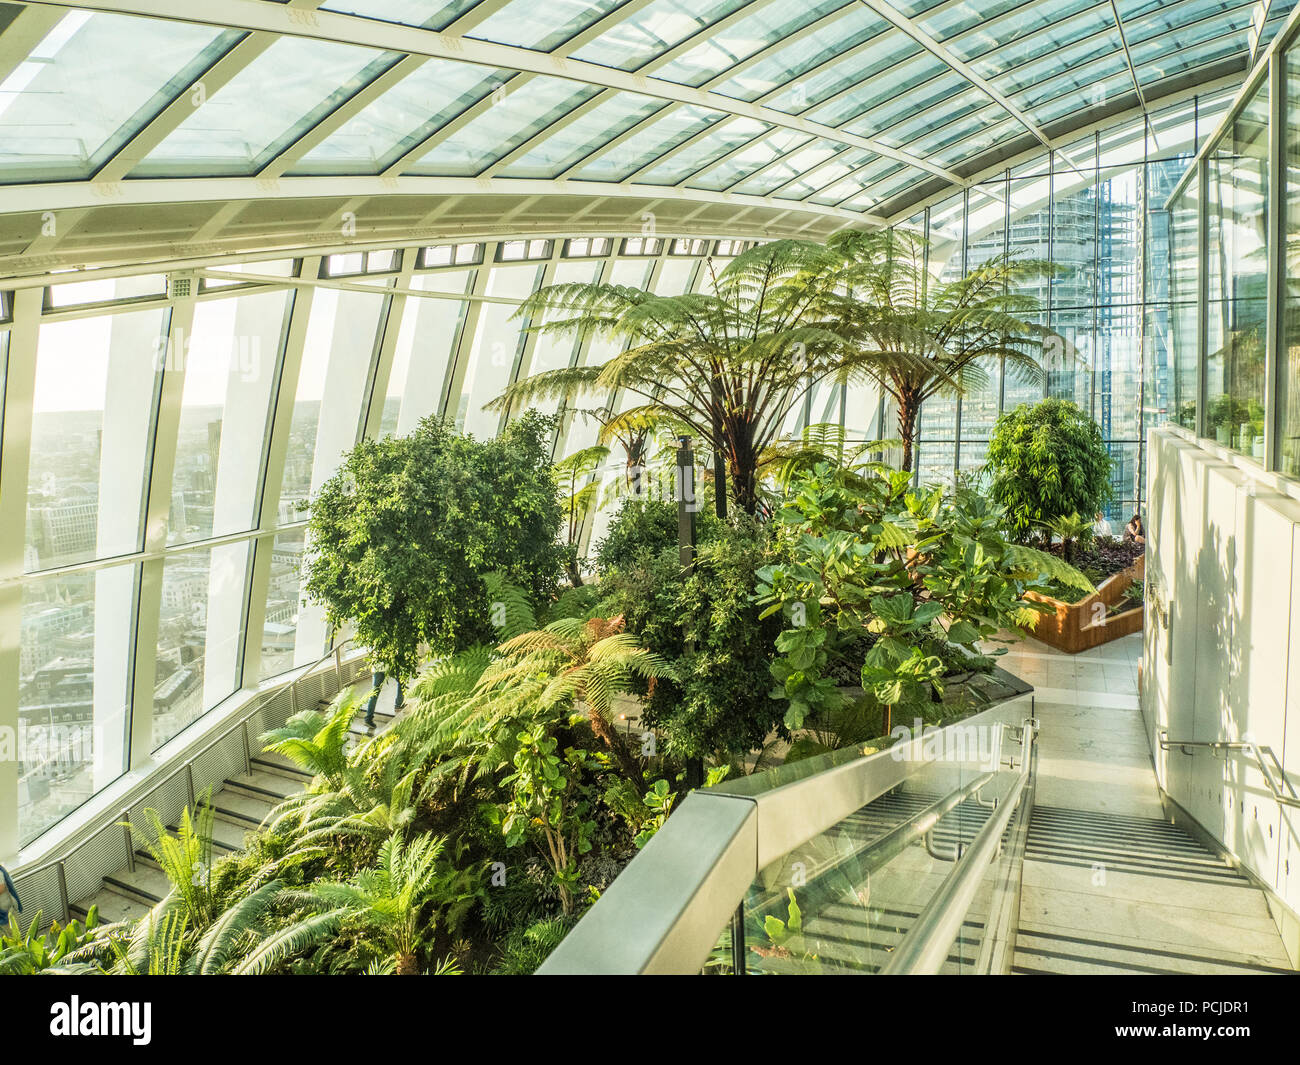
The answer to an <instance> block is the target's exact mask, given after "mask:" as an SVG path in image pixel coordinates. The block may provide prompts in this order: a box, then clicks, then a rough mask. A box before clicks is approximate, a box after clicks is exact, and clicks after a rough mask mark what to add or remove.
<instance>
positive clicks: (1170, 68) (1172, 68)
mask: <svg viewBox="0 0 1300 1065" xmlns="http://www.w3.org/2000/svg"><path fill="white" fill-rule="evenodd" d="M1246 34H1247V31H1246V30H1244V29H1241V30H1237V31H1236V32H1234V33H1230V34H1228V35H1226V36H1215V37H1211V38H1210V39H1208V40H1202V41H1200V42H1199V43H1196V44H1191V45H1190V46H1188V47H1182V46H1179V47H1180V50H1179V51H1173V50H1171V49H1170V48H1162V47H1161V42H1162V40H1163V39H1164V38H1163V37H1157V38H1156V39H1154V40H1151V41H1146V42H1143V43H1142V44H1138V45H1134V46H1133V49H1132V51H1133V65H1134V66H1135V67H1137V70H1138V77H1139V78H1140V79H1141V80H1142V82H1143V83H1146V82H1148V81H1158V80H1159V79H1160V78H1168V77H1172V76H1173V75H1175V74H1179V73H1181V72H1182V71H1184V70H1190V69H1191V68H1193V67H1198V66H1201V65H1203V64H1205V63H1212V62H1214V61H1215V60H1219V59H1224V58H1227V57H1229V56H1233V55H1237V54H1239V53H1240V52H1241V51H1242V50H1243V49H1244V48H1245V47H1246ZM1168 36H1170V37H1172V36H1175V35H1174V34H1169V35H1168Z"/></svg>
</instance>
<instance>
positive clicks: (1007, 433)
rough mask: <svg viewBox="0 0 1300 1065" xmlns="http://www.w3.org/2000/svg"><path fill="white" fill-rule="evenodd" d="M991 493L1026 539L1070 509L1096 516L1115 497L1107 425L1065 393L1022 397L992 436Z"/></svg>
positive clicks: (1078, 513) (1085, 515) (1017, 534)
mask: <svg viewBox="0 0 1300 1065" xmlns="http://www.w3.org/2000/svg"><path fill="white" fill-rule="evenodd" d="M988 470H989V472H990V474H991V481H990V486H989V495H990V497H991V498H992V499H993V500H994V501H995V502H997V503H999V504H1001V505H1002V506H1003V507H1005V508H1006V511H1007V518H1008V522H1009V524H1010V526H1011V528H1012V530H1013V531H1014V532H1015V534H1016V536H1017V537H1018V538H1019V539H1021V540H1028V539H1029V538H1030V537H1031V536H1033V535H1035V534H1038V535H1042V534H1043V531H1044V527H1045V526H1049V525H1051V524H1052V523H1053V522H1056V521H1059V520H1060V519H1061V518H1066V517H1069V516H1070V515H1082V516H1083V517H1085V518H1088V517H1091V516H1092V515H1093V514H1094V513H1096V512H1097V511H1098V510H1099V509H1101V507H1102V505H1103V504H1104V503H1105V502H1106V501H1107V500H1109V499H1110V495H1111V487H1110V470H1111V458H1110V453H1109V452H1108V451H1107V450H1106V444H1105V441H1104V440H1103V439H1102V435H1101V427H1100V426H1098V425H1097V423H1096V422H1095V421H1093V420H1092V419H1091V418H1089V417H1088V415H1087V414H1085V413H1084V412H1083V411H1082V410H1080V409H1079V407H1078V406H1077V405H1075V404H1074V403H1071V402H1070V401H1068V400H1064V399H1045V400H1042V401H1041V402H1039V403H1035V404H1032V405H1030V404H1027V403H1022V404H1020V406H1018V407H1017V408H1016V409H1015V410H1011V411H1006V412H1005V413H1003V414H1002V415H1000V416H999V418H998V420H997V423H996V424H995V425H994V427H993V434H992V436H991V437H990V438H989V447H988Z"/></svg>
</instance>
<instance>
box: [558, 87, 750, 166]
mask: <svg viewBox="0 0 1300 1065" xmlns="http://www.w3.org/2000/svg"><path fill="white" fill-rule="evenodd" d="M725 117H726V116H725V115H723V114H722V112H721V111H711V110H709V109H707V108H703V107H696V106H694V105H693V104H687V105H685V106H683V107H675V108H673V109H671V110H670V111H669V112H668V113H666V114H665V115H664V116H663V117H662V118H659V119H656V120H655V121H653V122H651V123H650V125H648V126H646V128H645V129H642V130H638V131H637V132H636V133H634V134H633V135H632V136H631V137H629V138H628V139H627V140H625V141H624V142H623V143H622V144H620V145H617V146H616V147H614V148H611V149H610V150H609V151H607V152H603V153H602V154H600V155H598V156H596V157H595V158H593V159H592V160H591V162H589V163H587V164H586V165H585V166H583V167H582V168H581V169H579V170H578V171H576V172H575V173H574V175H573V176H574V177H575V178H577V179H579V180H581V181H622V180H623V178H625V177H627V176H628V175H629V174H632V173H635V172H636V171H637V170H640V169H641V167H643V166H645V165H646V163H649V162H652V161H653V160H655V159H658V158H659V157H660V156H661V155H663V154H664V152H667V151H670V150H671V149H673V148H676V147H677V145H679V144H681V143H682V141H684V140H686V139H687V138H688V137H693V136H695V134H697V133H699V132H701V131H702V130H705V129H708V128H709V127H710V126H711V125H713V124H714V123H715V122H718V121H719V120H721V119H723V118H725Z"/></svg>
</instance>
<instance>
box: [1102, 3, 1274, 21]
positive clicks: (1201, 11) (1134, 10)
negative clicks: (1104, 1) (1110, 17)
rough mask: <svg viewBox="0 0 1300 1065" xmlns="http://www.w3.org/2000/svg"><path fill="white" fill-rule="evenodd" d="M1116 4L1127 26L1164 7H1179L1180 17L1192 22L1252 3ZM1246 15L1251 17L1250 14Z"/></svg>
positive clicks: (1182, 19) (1248, 5)
mask: <svg viewBox="0 0 1300 1065" xmlns="http://www.w3.org/2000/svg"><path fill="white" fill-rule="evenodd" d="M1115 6H1116V7H1118V8H1119V17H1120V18H1122V19H1123V20H1124V24H1125V25H1126V26H1127V25H1128V24H1129V23H1130V22H1132V21H1133V20H1134V19H1138V18H1141V17H1142V16H1143V15H1149V14H1151V13H1152V12H1153V11H1159V10H1160V9H1162V8H1164V9H1173V8H1177V9H1178V10H1179V12H1180V14H1179V19H1180V20H1181V21H1183V22H1190V21H1192V20H1193V19H1198V18H1205V17H1206V16H1208V15H1223V14H1224V13H1225V12H1230V11H1232V10H1234V9H1239V8H1241V7H1243V6H1245V7H1250V6H1251V5H1250V4H1249V3H1246V4H1245V5H1243V3H1242V0H1183V2H1182V3H1177V2H1175V3H1170V0H1116V5H1115ZM1246 17H1247V19H1249V17H1250V16H1249V14H1247V16H1246Z"/></svg>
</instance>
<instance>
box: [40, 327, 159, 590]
mask: <svg viewBox="0 0 1300 1065" xmlns="http://www.w3.org/2000/svg"><path fill="white" fill-rule="evenodd" d="M167 321H168V312H167V311H166V310H165V309H164V310H146V311H137V312H134V313H130V314H117V315H111V316H105V317H94V318H80V319H74V320H71V321H65V322H53V323H50V324H47V325H44V326H42V327H41V332H40V342H39V345H38V348H37V353H36V391H35V394H34V396H33V404H32V406H33V411H32V452H31V464H30V466H29V472H28V478H27V486H28V487H27V547H28V552H27V558H26V559H25V566H24V568H25V569H27V570H37V569H51V568H53V567H56V566H66V565H71V564H74V563H78V562H86V561H89V560H91V559H96V558H106V557H109V556H111V555H124V554H128V553H130V552H132V551H137V550H139V548H140V536H141V525H142V517H143V514H142V510H143V504H144V489H145V483H146V477H147V474H148V470H149V457H150V451H151V448H152V442H153V441H152V431H153V415H154V405H155V402H156V399H157V391H158V381H159V379H160V370H161V368H162V365H163V359H162V358H161V355H162V352H163V348H164V342H165V339H166V335H167Z"/></svg>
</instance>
